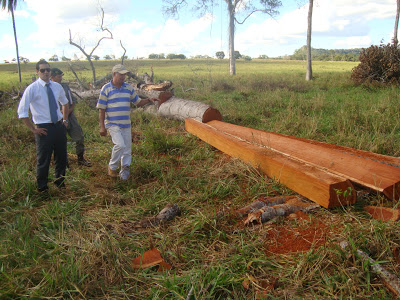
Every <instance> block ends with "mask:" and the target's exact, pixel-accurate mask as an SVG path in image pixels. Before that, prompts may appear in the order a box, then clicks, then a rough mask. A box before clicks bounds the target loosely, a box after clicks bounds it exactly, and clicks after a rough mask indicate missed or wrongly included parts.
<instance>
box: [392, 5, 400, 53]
mask: <svg viewBox="0 0 400 300" xmlns="http://www.w3.org/2000/svg"><path fill="white" fill-rule="evenodd" d="M399 13H400V0H397V11H396V20H395V22H394V34H393V44H394V45H395V46H397V44H398V42H399V41H398V39H397V30H398V28H399Z"/></svg>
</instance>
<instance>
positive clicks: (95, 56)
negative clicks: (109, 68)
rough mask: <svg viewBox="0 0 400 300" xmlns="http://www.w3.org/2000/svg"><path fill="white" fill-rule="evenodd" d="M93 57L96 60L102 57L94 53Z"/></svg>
mask: <svg viewBox="0 0 400 300" xmlns="http://www.w3.org/2000/svg"><path fill="white" fill-rule="evenodd" d="M92 57H93V59H94V60H99V59H100V56H98V55H92Z"/></svg>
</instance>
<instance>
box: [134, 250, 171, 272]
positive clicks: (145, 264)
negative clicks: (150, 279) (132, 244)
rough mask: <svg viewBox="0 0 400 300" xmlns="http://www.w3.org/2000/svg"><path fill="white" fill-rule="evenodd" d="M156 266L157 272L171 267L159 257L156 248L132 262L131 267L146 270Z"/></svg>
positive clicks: (159, 254)
mask: <svg viewBox="0 0 400 300" xmlns="http://www.w3.org/2000/svg"><path fill="white" fill-rule="evenodd" d="M156 265H158V266H159V268H158V271H159V272H160V271H162V270H170V269H171V265H170V264H169V263H167V262H166V261H165V260H164V259H163V258H162V257H161V253H160V251H159V250H158V249H157V248H153V249H151V250H148V251H146V252H144V253H143V255H141V256H138V257H136V258H135V259H133V260H132V267H133V268H134V269H146V268H149V267H153V266H156Z"/></svg>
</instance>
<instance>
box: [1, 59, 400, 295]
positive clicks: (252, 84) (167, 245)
mask: <svg viewBox="0 0 400 300" xmlns="http://www.w3.org/2000/svg"><path fill="white" fill-rule="evenodd" d="M114 64H115V62H98V63H97V74H98V76H99V77H101V76H104V75H106V74H107V73H108V72H109V70H110V69H111V66H112V65H114ZM125 64H126V65H127V67H128V68H129V69H131V70H136V71H137V72H139V73H141V74H143V73H144V72H150V67H151V66H153V69H154V72H155V79H156V80H164V79H168V80H172V81H173V83H174V88H175V93H176V95H177V96H180V97H183V98H186V99H192V100H195V101H202V102H205V103H209V104H211V105H212V106H214V107H216V108H217V109H219V110H220V112H221V113H222V115H223V117H224V120H225V121H226V122H231V123H234V124H238V125H242V126H246V127H253V128H259V129H263V130H270V131H275V132H279V133H283V134H290V135H295V136H300V137H306V138H311V139H316V140H319V141H324V142H329V143H335V144H340V145H343V146H349V147H354V148H359V149H363V150H367V151H373V152H377V153H381V154H386V155H392V156H400V153H399V149H400V136H399V134H400V133H399V125H400V124H399V119H400V118H399V110H398V103H399V96H398V95H399V89H398V88H397V87H385V88H384V87H368V88H367V87H356V86H354V85H353V84H352V83H351V82H350V81H349V77H350V71H351V69H352V68H353V67H354V66H355V64H352V63H342V62H335V63H330V62H315V63H314V65H313V66H314V74H315V77H316V78H315V80H314V81H312V82H306V81H305V80H304V78H305V63H304V62H285V61H272V60H266V61H251V62H243V61H238V65H237V73H238V75H237V76H235V77H229V76H228V75H227V73H228V63H227V61H226V60H225V61H223V62H221V61H216V60H210V61H190V60H184V61H169V60H165V61H147V60H143V61H127V62H126V63H125ZM52 66H58V67H60V68H62V69H63V70H64V72H65V73H66V76H65V78H66V79H67V80H73V76H72V73H71V72H69V71H67V67H66V65H65V64H64V63H62V62H59V63H53V64H52ZM86 67H87V66H86ZM23 72H24V73H23V79H24V82H25V83H28V82H29V81H30V80H31V77H32V76H33V75H34V74H35V72H34V64H27V65H23ZM78 75H79V76H81V77H82V78H83V79H84V80H86V81H90V71H89V70H88V69H82V70H81V71H79V72H78ZM17 80H18V75H17V74H16V73H15V65H0V82H2V83H1V86H0V89H3V90H11V89H12V88H13V87H14V88H19V84H17V83H16V82H17ZM2 101H3V103H8V104H5V105H2V106H1V108H0V109H1V111H0V128H1V130H0V191H1V193H0V295H1V296H0V298H1V299H19V298H24V297H27V298H33V297H37V298H60V299H64V298H67V299H68V298H73V299H187V297H188V295H189V294H190V293H191V294H192V299H256V298H257V297H260V295H264V296H265V298H267V299H284V298H286V299H304V298H311V299H314V298H317V299H342V298H346V299H365V298H374V299H376V298H378V299H389V298H391V297H392V296H391V294H390V293H389V292H388V291H387V289H386V288H385V286H384V285H383V283H382V281H381V280H380V279H379V277H377V275H376V274H375V273H373V272H372V271H371V268H370V266H369V265H368V264H366V263H363V262H362V260H360V259H359V258H357V257H356V256H355V255H354V249H355V248H358V249H361V250H363V251H365V252H367V253H368V254H369V255H370V256H371V257H372V258H374V259H376V260H377V261H380V262H382V264H383V266H384V267H385V268H387V269H388V270H389V271H390V272H392V273H394V274H395V275H397V276H400V269H399V264H398V259H399V258H398V256H396V253H397V251H398V249H399V246H400V229H399V226H398V224H395V223H392V222H389V223H382V222H379V221H376V220H373V219H371V218H370V217H369V216H368V215H367V214H366V213H365V211H364V210H363V206H364V205H383V206H387V207H395V208H397V205H398V204H397V203H393V202H389V201H387V200H386V199H384V198H382V197H381V196H379V195H372V194H367V195H366V196H365V197H362V198H361V197H360V199H359V200H358V202H357V203H356V204H355V205H353V206H350V207H343V208H336V209H330V210H326V209H320V210H318V211H315V212H313V213H311V214H310V218H311V219H307V218H305V219H295V220H290V219H287V218H280V219H276V220H274V221H273V222H271V223H268V224H264V225H263V226H259V227H252V228H244V227H243V226H242V223H241V222H240V221H238V220H236V219H235V218H233V217H232V215H231V213H232V212H233V211H234V210H235V209H238V208H241V207H243V206H246V205H248V204H249V203H251V202H252V201H253V200H254V199H257V198H260V197H266V196H275V195H292V194H293V192H292V191H290V190H288V189H287V188H285V187H284V186H282V185H279V184H277V183H276V182H274V181H272V180H269V179H267V178H265V177H264V176H263V175H262V174H260V173H259V172H258V171H257V170H255V169H252V168H250V167H248V166H246V165H245V164H243V163H242V162H240V161H238V160H235V159H232V158H230V157H228V156H226V155H224V154H223V153H221V152H219V151H217V150H216V149H214V148H212V147H211V146H209V145H207V144H205V143H203V142H202V141H199V140H198V139H197V138H195V137H193V136H191V135H190V134H188V133H186V132H185V130H184V124H183V123H182V122H179V121H172V120H166V119H161V118H156V117H154V116H152V115H146V114H145V113H143V112H140V111H135V112H133V113H132V122H133V130H134V131H135V132H137V133H140V134H141V136H142V139H139V140H138V141H136V142H135V143H134V144H133V161H132V168H131V172H132V176H131V178H130V180H129V181H128V182H126V183H125V182H124V183H122V182H120V181H119V180H114V179H111V178H109V177H107V176H106V166H107V162H108V160H109V157H110V151H111V147H112V143H111V141H110V138H109V137H100V136H99V134H98V113H97V111H96V110H95V109H93V108H91V107H90V106H89V105H88V104H87V103H85V102H84V101H83V102H81V103H80V104H79V105H78V106H77V108H76V115H77V117H78V119H79V121H80V123H81V125H82V127H83V130H84V133H85V139H86V147H87V150H86V156H87V158H88V159H89V160H90V161H91V162H92V163H93V167H91V168H83V167H78V165H77V162H76V156H75V155H74V147H73V145H72V144H69V145H68V149H69V160H70V164H71V170H69V171H68V172H67V188H66V189H65V190H62V191H60V190H58V189H56V188H55V187H53V186H51V189H50V197H49V198H43V197H42V196H41V195H39V194H38V193H37V192H36V186H35V145H34V137H33V136H32V134H31V133H30V132H29V131H28V130H27V129H26V128H25V127H24V125H23V124H22V123H21V122H20V121H18V120H17V116H16V106H17V103H16V102H12V101H11V100H10V99H8V98H6V96H3V98H2ZM168 203H176V204H178V205H179V207H180V208H181V211H182V213H181V216H180V217H177V218H175V219H174V220H172V221H171V222H169V223H168V224H166V225H164V226H161V227H156V228H150V229H141V230H135V231H133V232H124V231H121V230H115V228H120V226H121V222H122V221H124V220H128V221H138V220H142V219H145V218H147V217H151V216H154V215H156V214H157V213H158V212H159V211H160V210H161V209H162V208H163V207H164V206H165V205H166V204H168ZM316 221H318V222H322V224H323V226H324V228H325V230H324V233H325V235H324V236H323V237H321V239H323V241H324V242H325V243H323V246H322V247H312V248H311V249H309V250H307V251H304V252H297V253H281V254H279V255H274V254H273V253H271V251H270V250H271V247H273V245H271V240H272V239H271V234H272V233H281V234H283V233H282V230H283V229H291V230H293V232H294V230H295V229H299V230H300V229H301V228H309V227H310V226H311V225H312V224H314V222H316ZM112 229H114V230H112ZM341 240H347V241H349V242H350V244H351V245H352V247H353V248H352V250H349V252H345V251H342V250H341V249H340V248H339V246H338V242H339V241H341ZM292 243H293V244H295V243H298V241H297V240H296V239H295V238H293V241H292ZM153 247H157V248H158V249H159V250H160V251H161V253H162V256H163V257H164V259H165V260H167V261H168V262H169V263H170V264H171V265H172V266H173V268H172V270H170V271H164V272H157V269H152V268H149V269H144V270H135V269H133V268H132V266H131V261H132V259H133V258H135V257H137V256H138V255H141V254H142V253H143V252H144V251H146V250H149V249H151V248H153ZM396 259H397V261H396ZM272 283H275V284H274V288H273V289H268V288H267V286H268V284H272ZM263 290H264V291H267V293H265V294H262V293H260V291H263ZM190 291H191V292H190Z"/></svg>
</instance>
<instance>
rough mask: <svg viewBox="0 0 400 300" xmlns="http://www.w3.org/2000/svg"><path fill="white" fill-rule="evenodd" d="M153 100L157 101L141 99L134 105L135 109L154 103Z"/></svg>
mask: <svg viewBox="0 0 400 300" xmlns="http://www.w3.org/2000/svg"><path fill="white" fill-rule="evenodd" d="M154 100H157V99H153V98H147V99H142V100H140V101H139V102H138V103H137V104H136V106H137V107H143V106H145V105H146V104H149V103H154Z"/></svg>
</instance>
